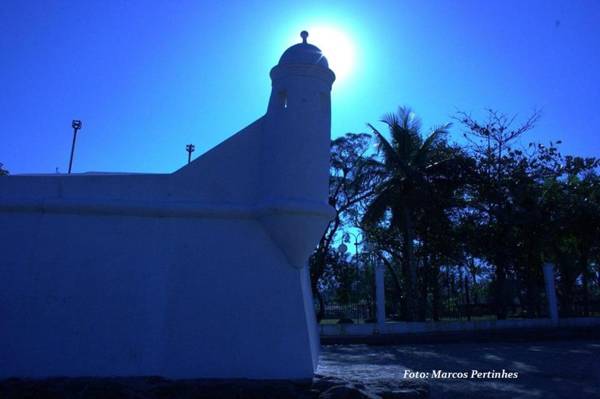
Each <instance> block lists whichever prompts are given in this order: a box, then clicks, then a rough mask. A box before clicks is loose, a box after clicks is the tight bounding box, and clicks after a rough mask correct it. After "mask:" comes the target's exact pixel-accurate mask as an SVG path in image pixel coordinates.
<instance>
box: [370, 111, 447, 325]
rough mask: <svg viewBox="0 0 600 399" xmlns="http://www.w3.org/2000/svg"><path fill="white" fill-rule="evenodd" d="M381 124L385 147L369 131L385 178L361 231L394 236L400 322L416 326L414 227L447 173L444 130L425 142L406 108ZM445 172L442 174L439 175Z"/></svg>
mask: <svg viewBox="0 0 600 399" xmlns="http://www.w3.org/2000/svg"><path fill="white" fill-rule="evenodd" d="M382 122H383V123H385V124H386V125H387V127H388V129H389V135H390V138H391V140H389V141H388V139H386V138H385V137H384V135H383V134H382V133H380V132H379V130H377V129H376V128H375V127H374V126H373V125H371V124H368V126H369V127H370V128H371V130H372V131H373V133H374V134H375V137H376V138H377V144H378V147H379V151H380V154H382V158H383V159H382V162H381V168H382V170H383V171H384V176H385V178H384V179H383V181H382V182H381V183H380V184H379V186H378V187H377V189H376V192H375V196H374V199H373V200H372V201H371V202H370V204H369V205H368V207H367V210H366V212H365V215H364V217H363V220H362V222H363V225H364V226H365V228H367V229H368V228H369V226H371V228H372V227H374V226H378V227H380V228H381V227H382V226H383V227H384V228H385V229H386V230H387V232H388V234H392V235H399V236H400V237H401V242H402V251H401V254H402V258H401V265H402V275H403V280H404V295H405V298H406V306H407V309H406V315H405V316H406V317H407V318H408V320H416V319H417V313H418V293H417V289H416V286H417V262H416V259H415V238H416V237H415V222H416V218H417V215H418V214H419V213H420V212H419V211H422V210H424V209H426V207H425V204H426V203H427V202H428V198H430V197H431V194H432V193H433V192H434V191H435V190H433V185H434V184H435V182H436V180H437V179H439V178H440V177H442V178H443V175H444V173H445V172H446V171H447V167H448V161H449V160H450V157H449V156H448V152H447V151H444V150H443V148H446V146H445V145H443V144H445V141H444V142H442V140H441V139H442V138H443V137H444V136H445V135H446V133H447V132H448V128H449V127H450V124H445V125H441V126H438V127H435V128H434V129H433V130H432V132H431V133H430V134H429V136H427V137H426V138H424V137H422V135H421V121H420V120H419V119H418V118H416V117H415V115H414V113H413V112H412V111H411V110H410V108H408V107H400V108H399V110H398V112H397V113H396V114H387V115H385V116H384V117H383V119H382ZM445 169H446V170H445Z"/></svg>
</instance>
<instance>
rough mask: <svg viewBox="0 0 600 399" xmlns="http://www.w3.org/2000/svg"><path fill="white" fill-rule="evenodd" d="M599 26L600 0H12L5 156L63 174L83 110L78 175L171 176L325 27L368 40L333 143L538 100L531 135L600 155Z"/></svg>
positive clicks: (336, 95) (0, 46)
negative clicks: (406, 117) (381, 125)
mask: <svg viewBox="0 0 600 399" xmlns="http://www.w3.org/2000/svg"><path fill="white" fill-rule="evenodd" d="M598 21H600V2H599V1H595V0H589V1H585V0H581V1H466V0H465V1H400V0H398V1H387V2H386V1H380V2H378V1H368V2H367V1H361V2H351V1H343V2H310V1H294V2H285V1H281V2H270V1H269V2H259V1H234V2H203V1H171V2H158V1H156V2H150V1H116V0H115V1H91V0H90V1H84V2H78V1H52V0H47V1H42V0H37V1H26V2H24V1H17V0H5V1H2V2H1V3H0V54H1V58H0V162H2V163H4V164H5V167H6V168H8V169H9V170H10V171H11V172H12V173H29V172H45V173H52V172H54V171H55V168H57V167H58V168H59V170H60V171H61V172H65V171H66V169H67V165H68V156H69V151H70V144H71V139H72V131H71V128H70V125H71V120H72V119H75V118H77V119H81V120H83V124H84V127H83V129H82V131H81V133H80V135H79V137H78V143H77V150H76V156H75V161H74V171H79V172H80V171H132V172H143V171H145V172H170V171H173V170H175V169H177V168H179V167H180V166H182V165H183V164H184V163H185V162H186V152H185V144H187V143H194V144H195V145H196V152H195V153H194V156H198V155H200V154H201V153H202V152H204V151H206V150H208V149H210V148H211V147H213V146H214V145H216V144H218V143H219V142H221V141H222V140H224V139H226V138H227V137H229V136H230V135H232V134H234V133H235V132H236V131H238V130H240V129H241V128H243V127H244V126H246V125H247V124H249V123H250V122H252V121H254V120H255V119H257V118H258V117H260V116H261V115H263V114H264V112H265V111H266V107H267V101H268V97H269V94H270V80H269V75H268V74H269V70H270V68H271V67H272V66H274V65H275V64H276V63H277V61H278V59H279V56H280V55H281V53H282V52H283V51H284V50H285V49H286V48H287V46H289V45H290V44H291V43H292V42H293V39H291V38H294V37H298V36H297V35H298V33H299V31H300V30H302V29H304V28H310V27H311V26H315V25H319V26H332V27H335V28H336V29H338V30H341V31H343V32H345V34H346V35H347V37H348V38H349V40H350V41H351V42H352V43H353V46H354V48H355V65H354V68H353V71H352V73H351V74H350V75H349V76H348V77H347V78H346V79H345V80H344V81H343V82H341V83H340V84H334V89H333V126H332V135H333V136H338V135H341V134H344V133H346V132H361V131H365V130H366V128H365V123H366V122H376V121H377V120H378V119H379V118H380V116H381V115H382V114H383V113H385V112H389V111H394V110H395V109H396V108H397V107H398V106H399V105H410V106H412V107H413V108H414V110H415V111H416V112H417V114H419V115H420V116H421V117H422V118H423V120H424V125H425V126H429V125H434V124H439V123H443V122H447V121H449V120H450V119H451V117H452V115H453V114H454V113H455V112H456V111H457V110H464V111H467V112H471V113H473V115H474V116H481V115H483V114H484V113H483V110H484V109H485V108H488V107H491V108H494V109H497V110H499V111H503V112H506V113H509V114H518V115H519V116H521V117H522V118H525V117H526V116H527V115H528V114H529V113H530V112H531V111H532V110H533V109H535V108H540V109H542V112H543V116H542V119H541V121H540V123H539V124H538V127H537V128H536V129H535V131H534V132H532V133H531V134H530V135H529V136H528V137H527V138H526V141H541V142H548V141H550V140H559V139H562V140H563V145H562V149H563V152H565V153H574V154H580V155H586V156H599V155H600V151H599V150H600V135H599V134H598V133H597V129H598V126H600V112H598V109H599V104H600V72H599V71H600V45H599V44H600V43H599V41H600V24H599V23H598ZM309 30H310V29H309ZM299 40H300V39H299V38H298V41H299ZM309 42H312V43H314V44H316V45H317V46H319V41H318V38H316V37H314V35H313V36H311V37H309ZM325 55H326V56H327V54H325ZM332 69H333V70H334V71H335V64H334V63H332ZM453 136H454V137H456V138H457V139H459V137H460V129H458V128H454V129H453Z"/></svg>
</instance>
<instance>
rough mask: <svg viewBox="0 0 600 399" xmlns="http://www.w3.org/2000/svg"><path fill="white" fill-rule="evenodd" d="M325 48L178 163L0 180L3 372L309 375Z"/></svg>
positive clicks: (322, 166)
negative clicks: (151, 170)
mask: <svg viewBox="0 0 600 399" xmlns="http://www.w3.org/2000/svg"><path fill="white" fill-rule="evenodd" d="M298 46H299V47H298ZM313 48H314V46H310V45H308V44H301V45H297V46H294V47H292V48H291V49H290V50H293V51H292V54H291V55H292V56H291V58H290V54H288V56H287V58H286V60H287V61H286V62H284V57H282V61H280V64H279V65H278V66H277V67H275V68H274V69H273V72H272V78H273V82H274V83H273V85H274V89H273V95H272V101H271V103H270V106H269V110H268V112H267V114H266V115H265V116H264V117H262V118H260V119H258V120H257V121H256V122H254V123H253V124H251V125H249V126H248V127H247V128H245V129H244V130H242V131H241V132H239V133H238V134H236V135H234V136H233V137H231V138H230V139H228V140H226V141H225V142H223V143H222V144H220V145H219V146H217V147H215V148H214V149H212V150H211V151H209V152H207V153H206V154H204V155H203V156H201V157H200V158H198V159H197V160H195V161H194V162H192V163H191V164H190V165H187V166H185V167H184V168H182V169H180V170H179V171H176V172H174V173H172V174H112V175H111V174H78V175H77V174H75V175H68V176H65V175H46V176H44V175H37V176H8V177H3V178H0V226H1V228H0V378H5V377H46V376H124V375H162V376H166V377H173V378H258V379H271V378H293V379H305V378H312V375H313V372H314V369H315V367H316V362H317V357H318V345H319V341H318V340H319V338H318V332H317V327H316V322H315V318H314V310H313V303H312V296H311V292H310V284H309V280H308V279H309V277H308V270H307V267H306V262H307V259H308V256H309V255H310V253H311V252H312V250H313V249H314V247H315V246H316V244H317V242H318V240H319V238H320V236H321V235H322V233H323V231H324V229H325V227H326V225H327V222H328V220H329V219H330V218H331V217H332V210H331V208H330V207H329V206H328V205H327V179H328V148H329V134H330V110H329V91H330V89H331V83H332V82H333V78H334V77H333V73H332V72H331V71H330V70H329V69H328V68H327V66H326V63H325V64H324V65H323V64H322V62H321V61H320V62H321V63H320V64H318V65H317V64H311V63H306V62H307V61H306V57H304V55H303V54H300V55H301V56H300V57H299V58H298V54H295V53H293V52H294V51H296V52H297V51H300V52H302V51H308V50H310V51H313ZM290 50H288V52H289V51H290ZM288 52H286V54H287V53H288ZM319 54H320V53H319ZM284 56H285V54H284ZM309 58H310V57H309ZM290 59H291V64H290V63H289V62H290ZM300 82H301V84H300ZM282 90H283V91H284V92H285V95H286V98H285V100H286V101H285V103H283V104H282V103H281V102H279V100H278V99H279V98H280V93H281V92H282ZM271 183H272V184H271Z"/></svg>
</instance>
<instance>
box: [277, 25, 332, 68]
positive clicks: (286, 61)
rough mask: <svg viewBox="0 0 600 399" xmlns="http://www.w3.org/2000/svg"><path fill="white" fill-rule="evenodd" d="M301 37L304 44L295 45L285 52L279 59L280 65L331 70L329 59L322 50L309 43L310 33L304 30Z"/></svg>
mask: <svg viewBox="0 0 600 399" xmlns="http://www.w3.org/2000/svg"><path fill="white" fill-rule="evenodd" d="M300 37H302V43H298V44H295V45H293V46H292V47H290V48H288V49H287V50H285V52H284V53H283V55H282V56H281V58H280V59H279V65H293V64H296V65H297V64H301V65H320V66H322V67H325V68H329V64H328V63H327V58H325V56H324V55H323V53H322V52H321V50H320V49H319V48H318V47H317V46H313V45H312V44H308V43H307V41H306V39H307V38H308V32H307V31H305V30H303V31H302V32H301V33H300Z"/></svg>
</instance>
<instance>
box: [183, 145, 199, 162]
mask: <svg viewBox="0 0 600 399" xmlns="http://www.w3.org/2000/svg"><path fill="white" fill-rule="evenodd" d="M195 149H196V146H195V145H193V144H187V145H186V146H185V150H186V151H187V153H188V164H189V163H190V162H192V152H194V150H195Z"/></svg>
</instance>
